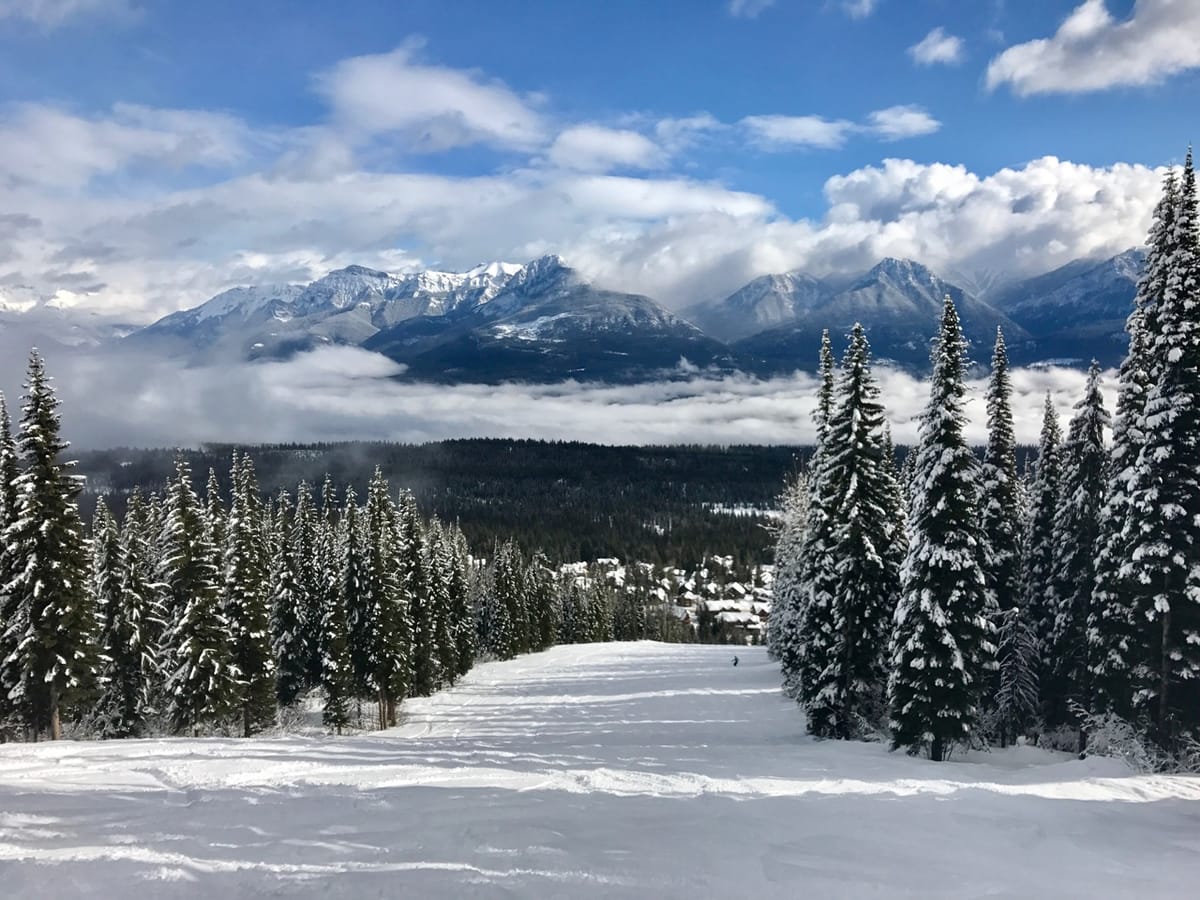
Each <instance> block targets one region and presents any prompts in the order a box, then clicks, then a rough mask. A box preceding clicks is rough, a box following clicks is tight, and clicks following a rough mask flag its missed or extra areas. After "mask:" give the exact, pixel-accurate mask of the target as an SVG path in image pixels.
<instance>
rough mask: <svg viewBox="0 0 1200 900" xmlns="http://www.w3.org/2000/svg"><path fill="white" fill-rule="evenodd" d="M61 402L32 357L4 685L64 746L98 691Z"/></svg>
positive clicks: (9, 560) (9, 565)
mask: <svg viewBox="0 0 1200 900" xmlns="http://www.w3.org/2000/svg"><path fill="white" fill-rule="evenodd" d="M58 407H59V400H58V398H57V397H55V395H54V390H53V388H52V387H51V385H50V377H49V376H48V375H47V374H46V368H45V364H44V363H43V362H42V358H41V356H40V355H39V354H38V352H37V351H36V350H34V351H33V352H32V353H30V356H29V368H28V373H27V375H26V380H25V407H24V411H23V415H22V418H21V437H20V442H19V444H20V450H21V456H22V459H23V463H24V466H23V471H22V472H21V474H20V475H18V476H17V477H16V479H15V481H14V482H13V487H14V488H15V494H16V511H15V514H14V515H13V516H12V521H11V522H10V524H9V525H8V527H7V528H6V529H5V531H4V535H3V554H4V556H5V562H4V563H3V564H2V565H0V569H2V570H3V571H4V572H5V573H8V574H9V575H10V577H9V581H8V583H7V584H6V585H3V586H0V594H7V595H8V596H9V600H8V603H7V604H6V606H7V612H8V619H7V620H6V621H5V622H4V623H3V627H4V628H5V637H4V641H3V643H4V646H5V647H6V648H7V649H8V650H9V655H8V656H7V657H6V658H5V659H4V661H3V665H4V670H3V677H2V682H3V685H4V687H5V688H7V690H8V698H9V701H10V703H11V704H12V707H13V708H14V710H15V711H16V713H17V715H18V716H20V717H21V718H22V720H23V721H24V722H25V724H26V725H27V727H29V728H30V729H32V730H33V731H34V733H39V732H49V734H50V737H51V738H52V739H58V738H60V737H61V736H62V720H63V717H64V710H65V709H66V708H67V707H69V705H70V704H71V702H72V701H73V700H76V699H78V698H79V697H80V696H82V695H83V694H84V693H85V692H86V691H87V690H88V689H90V688H92V687H94V683H95V676H96V652H95V640H96V634H95V611H94V610H93V609H92V607H91V605H90V603H89V597H88V592H87V589H86V578H87V556H86V551H85V547H84V538H83V529H82V526H81V524H80V521H79V514H78V507H77V505H76V497H77V496H78V495H79V491H80V479H79V478H78V477H77V476H74V475H72V474H70V470H71V468H73V466H74V463H73V462H64V461H62V460H61V459H60V454H61V453H62V451H63V450H65V449H66V448H67V446H68V444H67V443H66V442H64V441H62V440H61V438H60V437H59V431H60V427H61V423H60V419H59V413H58Z"/></svg>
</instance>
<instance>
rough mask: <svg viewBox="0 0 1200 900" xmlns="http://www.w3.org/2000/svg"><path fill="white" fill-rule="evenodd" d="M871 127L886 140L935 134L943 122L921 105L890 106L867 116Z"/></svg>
mask: <svg viewBox="0 0 1200 900" xmlns="http://www.w3.org/2000/svg"><path fill="white" fill-rule="evenodd" d="M867 120H868V122H869V123H870V125H869V128H870V130H871V131H872V132H873V133H874V134H877V135H879V137H881V138H883V139H884V140H885V141H899V140H903V139H904V138H910V137H920V136H921V135H924V134H933V133H934V132H935V131H937V130H938V129H939V128H941V127H942V123H941V122H939V121H938V120H937V119H935V118H934V117H933V116H931V115H930V114H929V113H927V112H926V111H925V110H924V109H922V108H921V107H919V106H890V107H888V108H887V109H878V110H876V111H875V112H873V113H871V114H870V116H868V117H867Z"/></svg>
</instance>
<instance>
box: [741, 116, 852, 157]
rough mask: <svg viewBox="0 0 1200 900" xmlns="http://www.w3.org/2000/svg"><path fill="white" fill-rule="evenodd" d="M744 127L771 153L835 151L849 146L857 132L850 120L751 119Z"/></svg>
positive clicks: (744, 122)
mask: <svg viewBox="0 0 1200 900" xmlns="http://www.w3.org/2000/svg"><path fill="white" fill-rule="evenodd" d="M741 125H742V127H744V128H745V129H746V130H747V131H749V132H750V136H751V139H752V140H754V142H755V143H757V144H758V145H759V146H760V147H764V148H766V149H769V150H779V149H787V148H791V147H819V148H821V149H823V150H832V149H835V148H837V147H840V146H842V144H844V143H846V138H847V137H848V136H849V135H850V134H851V133H852V132H853V131H854V130H855V129H856V127H857V126H855V124H854V123H853V122H850V121H848V120H846V119H826V118H824V117H823V116H778V115H772V116H747V117H746V118H744V119H742V121H741Z"/></svg>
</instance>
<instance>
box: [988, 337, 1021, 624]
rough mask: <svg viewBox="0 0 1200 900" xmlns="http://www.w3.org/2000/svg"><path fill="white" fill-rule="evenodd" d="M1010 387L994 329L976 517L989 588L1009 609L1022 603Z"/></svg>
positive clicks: (1003, 348)
mask: <svg viewBox="0 0 1200 900" xmlns="http://www.w3.org/2000/svg"><path fill="white" fill-rule="evenodd" d="M1011 396H1012V385H1011V382H1010V379H1009V375H1008V348H1007V347H1006V346H1005V343H1004V334H1003V332H1001V330H1000V329H999V328H997V329H996V344H995V347H994V349H993V351H992V377H991V380H990V381H989V382H988V390H987V415H988V443H987V450H986V451H985V453H984V457H983V484H982V489H983V499H982V509H981V514H982V516H983V530H984V534H985V535H986V536H987V543H988V550H989V555H988V560H987V576H988V585H989V586H990V587H991V589H992V591H993V592H994V593H995V595H996V604H997V607H998V608H999V609H1001V610H1009V609H1011V608H1012V607H1013V606H1015V605H1017V604H1018V603H1020V601H1021V596H1020V592H1021V552H1020V549H1021V548H1020V527H1021V525H1020V509H1019V507H1018V506H1017V439H1016V435H1015V433H1014V431H1013V414H1012V405H1011Z"/></svg>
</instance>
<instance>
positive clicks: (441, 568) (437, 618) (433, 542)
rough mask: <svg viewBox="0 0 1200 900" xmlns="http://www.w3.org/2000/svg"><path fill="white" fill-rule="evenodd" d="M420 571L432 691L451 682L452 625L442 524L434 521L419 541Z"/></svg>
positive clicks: (446, 550)
mask: <svg viewBox="0 0 1200 900" xmlns="http://www.w3.org/2000/svg"><path fill="white" fill-rule="evenodd" d="M421 550H422V552H421V567H422V570H423V571H424V573H425V593H426V596H427V597H428V598H429V606H430V608H431V609H432V610H433V646H434V666H433V668H434V671H435V672H436V673H437V676H436V677H437V681H436V683H435V684H434V690H437V689H439V688H442V687H445V686H446V685H449V684H451V683H452V682H453V681H454V677H455V670H456V668H457V661H456V660H455V658H454V653H455V649H456V647H455V643H454V630H453V629H454V623H453V621H452V618H451V611H450V584H449V577H450V571H449V570H450V554H449V548H447V547H446V546H445V540H444V538H443V536H442V524H441V522H439V521H438V520H437V519H436V518H435V519H434V520H433V521H431V522H430V523H429V525H428V527H426V528H425V531H424V534H423V535H422V540H421Z"/></svg>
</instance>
